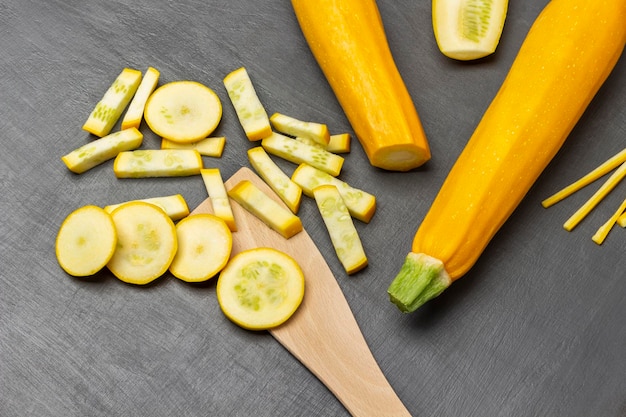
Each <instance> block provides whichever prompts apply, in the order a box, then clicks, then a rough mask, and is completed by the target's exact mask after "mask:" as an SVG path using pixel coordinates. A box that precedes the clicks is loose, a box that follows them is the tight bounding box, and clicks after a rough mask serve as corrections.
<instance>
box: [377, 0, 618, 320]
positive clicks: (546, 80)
mask: <svg viewBox="0 0 626 417" xmlns="http://www.w3.org/2000/svg"><path fill="white" fill-rule="evenodd" d="M625 43H626V1H625V0H603V1H598V0H552V1H551V2H550V3H548V5H547V6H546V7H545V9H544V10H543V11H542V12H541V13H540V15H539V16H538V18H537V19H536V21H535V22H534V23H533V25H532V27H531V28H530V31H529V32H528V34H527V36H526V39H525V40H524V42H523V44H522V46H521V48H520V50H519V52H518V55H517V57H516V58H515V60H514V62H513V64H512V66H511V69H510V71H509V73H508V75H507V76H506V78H505V80H504V82H503V84H502V86H501V88H500V90H499V91H498V92H497V94H496V96H495V98H494V99H493V101H492V103H491V104H490V106H489V107H488V109H487V110H486V112H485V114H484V115H483V118H482V119H481V121H480V122H479V124H478V126H477V128H476V130H475V132H474V133H473V135H472V136H471V138H470V140H469V141H468V143H467V145H466V147H465V149H464V150H463V151H462V153H461V155H460V156H459V158H458V160H457V161H456V162H455V164H454V166H453V167H452V169H451V171H450V172H449V174H448V176H447V178H446V180H445V181H444V184H443V185H442V187H441V189H440V191H439V193H438V195H437V197H436V198H435V200H434V202H433V204H432V206H431V208H430V209H429V211H428V213H427V214H426V217H425V218H424V220H423V222H422V223H421V225H420V226H419V228H418V230H417V232H416V234H415V237H414V240H413V245H412V254H410V256H408V257H407V258H406V260H405V263H404V265H403V266H402V268H401V269H400V272H399V273H398V275H397V277H396V278H395V279H394V281H393V282H392V283H391V285H390V286H389V289H388V293H389V295H390V298H391V301H392V302H394V303H395V304H396V305H397V306H398V307H399V308H400V310H402V311H405V312H409V311H413V310H415V309H417V308H418V307H419V306H420V305H421V304H423V303H424V302H426V301H428V299H430V298H433V297H435V296H436V295H438V294H439V293H441V292H442V291H443V290H444V289H445V288H446V287H447V286H448V285H450V283H451V282H453V281H455V280H456V279H458V278H460V277H461V276H463V275H464V274H465V273H466V272H467V271H468V270H469V269H470V268H471V267H472V266H473V265H474V264H475V262H476V261H477V260H478V258H479V257H480V255H481V254H482V252H483V251H484V249H485V247H486V246H487V244H488V243H489V242H490V240H491V239H492V237H493V236H494V235H495V234H496V232H497V231H498V230H499V229H500V227H501V226H502V225H503V224H504V222H505V221H506V220H507V219H508V218H509V216H510V215H511V213H512V212H513V211H514V210H515V208H516V207H517V206H518V204H519V203H520V202H521V200H522V199H523V198H524V196H525V195H526V193H527V192H528V190H529V189H530V187H531V186H532V185H533V183H534V182H535V181H536V180H537V178H538V177H539V175H540V174H541V172H542V171H543V169H544V168H545V167H546V166H547V165H548V163H549V162H550V160H551V159H552V158H553V157H554V155H555V154H556V153H557V151H558V150H559V149H560V147H561V145H562V144H563V142H564V141H565V139H566V138H567V136H568V135H569V133H570V132H571V130H572V129H573V127H574V125H575V124H576V123H577V122H578V120H579V119H580V116H581V115H582V114H583V112H584V111H585V109H586V108H587V106H588V104H589V102H590V101H591V100H592V98H593V97H594V96H595V94H596V92H597V91H598V89H599V88H600V86H601V85H602V84H603V83H604V81H605V80H606V78H607V77H608V75H609V74H610V72H611V71H612V69H613V67H614V66H615V64H616V62H617V61H618V59H619V57H620V56H621V54H622V51H623V49H624V44H625ZM415 254H423V255H426V257H427V260H424V259H423V257H422V256H420V257H416V256H415ZM431 264H432V267H431ZM439 264H442V266H443V268H439V267H440V266H441V265H439Z"/></svg>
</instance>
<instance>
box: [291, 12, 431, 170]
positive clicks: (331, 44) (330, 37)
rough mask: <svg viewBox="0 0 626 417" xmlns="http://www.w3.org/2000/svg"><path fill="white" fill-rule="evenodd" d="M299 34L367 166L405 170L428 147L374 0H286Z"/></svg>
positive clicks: (422, 159)
mask: <svg viewBox="0 0 626 417" xmlns="http://www.w3.org/2000/svg"><path fill="white" fill-rule="evenodd" d="M291 3H292V6H293V10H294V12H295V14H296V18H297V19H298V23H299V25H300V28H301V30H302V33H303V35H304V37H305V39H306V41H307V43H308V45H309V48H310V50H311V52H312V53H313V56H314V57H315V59H316V60H317V63H318V64H319V66H320V68H321V69H322V72H323V73H324V75H325V77H326V79H327V81H328V83H329V84H330V86H331V88H332V90H333V92H334V93H335V96H336V97H337V100H338V101H339V104H340V105H341V107H342V109H343V111H344V113H345V115H346V117H347V118H348V121H349V122H350V124H351V125H352V128H353V130H354V133H355V135H356V137H357V139H358V140H359V142H360V143H361V145H362V146H363V149H364V151H365V153H366V155H367V157H368V159H369V162H370V164H371V165H373V166H375V167H378V168H382V169H385V170H390V171H409V170H411V169H414V168H417V167H419V166H421V165H423V164H424V163H425V162H427V161H428V160H429V159H430V157H431V154H430V148H429V145H428V141H427V139H426V135H425V133H424V129H423V126H422V123H421V121H420V119H419V116H418V114H417V110H416V109H415V105H414V103H413V101H412V98H411V96H410V95H409V92H408V90H407V88H406V85H405V84H404V81H403V80H402V77H401V75H400V73H399V71H398V68H397V67H396V64H395V62H394V59H393V56H392V54H391V51H390V49H389V45H388V42H387V37H386V34H385V30H384V27H383V22H382V20H381V17H380V13H379V10H378V6H377V5H376V1H375V0H292V1H291Z"/></svg>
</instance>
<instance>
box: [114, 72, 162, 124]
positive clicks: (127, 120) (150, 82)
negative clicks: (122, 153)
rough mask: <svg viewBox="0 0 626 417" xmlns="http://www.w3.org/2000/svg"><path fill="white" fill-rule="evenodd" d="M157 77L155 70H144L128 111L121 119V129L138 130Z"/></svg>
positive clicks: (157, 73)
mask: <svg viewBox="0 0 626 417" xmlns="http://www.w3.org/2000/svg"><path fill="white" fill-rule="evenodd" d="M159 76H160V73H159V71H158V70H156V69H155V68H152V67H149V68H148V69H147V70H146V73H145V74H144V76H143V79H142V80H141V83H140V84H139V87H137V91H136V92H135V95H134V96H133V99H132V100H131V102H130V104H129V105H128V110H126V114H125V115H124V118H123V119H122V129H129V128H131V127H134V128H136V129H139V127H140V126H141V120H142V119H143V111H144V110H145V108H146V102H147V101H148V98H149V97H150V95H151V94H152V93H153V92H154V89H155V88H156V86H157V84H158V83H159Z"/></svg>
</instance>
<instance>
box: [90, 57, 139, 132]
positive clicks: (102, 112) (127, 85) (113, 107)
mask: <svg viewBox="0 0 626 417" xmlns="http://www.w3.org/2000/svg"><path fill="white" fill-rule="evenodd" d="M140 82H141V71H137V70H135V69H132V68H124V69H123V70H122V72H121V73H120V74H119V75H118V76H117V78H116V79H115V81H113V84H111V86H110V87H109V88H108V89H107V91H106V92H105V93H104V96H103V97H102V99H101V100H100V101H99V102H98V104H96V107H95V108H94V109H93V111H92V112H91V114H90V115H89V117H88V118H87V121H86V122H85V124H83V130H86V131H87V132H89V133H91V134H94V135H96V136H98V137H103V136H106V135H108V134H109V133H111V130H112V129H113V126H115V123H117V121H118V120H119V118H120V116H121V115H122V112H123V111H124V109H125V108H126V106H127V105H128V103H129V102H130V100H131V99H132V98H133V96H134V95H135V92H136V91H137V87H139V83H140Z"/></svg>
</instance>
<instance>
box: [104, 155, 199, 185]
mask: <svg viewBox="0 0 626 417" xmlns="http://www.w3.org/2000/svg"><path fill="white" fill-rule="evenodd" d="M201 169H202V157H201V156H200V154H199V153H198V151H196V150H193V149H146V150H136V151H126V152H120V153H119V154H118V155H117V157H116V158H115V163H114V164H113V170H114V172H115V175H116V176H117V177H118V178H145V177H183V176H188V175H199V174H200V170H201Z"/></svg>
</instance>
